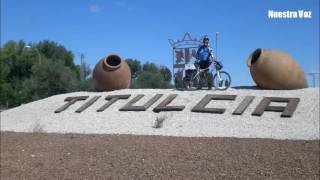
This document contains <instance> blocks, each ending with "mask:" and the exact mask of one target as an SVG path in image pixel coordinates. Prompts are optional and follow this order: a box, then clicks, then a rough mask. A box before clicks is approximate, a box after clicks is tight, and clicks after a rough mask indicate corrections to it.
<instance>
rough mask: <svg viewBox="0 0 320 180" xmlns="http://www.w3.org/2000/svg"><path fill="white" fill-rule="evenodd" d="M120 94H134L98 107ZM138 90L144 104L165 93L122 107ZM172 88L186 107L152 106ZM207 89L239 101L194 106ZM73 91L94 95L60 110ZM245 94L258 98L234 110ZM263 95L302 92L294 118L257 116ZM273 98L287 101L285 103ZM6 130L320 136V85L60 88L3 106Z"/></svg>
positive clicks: (297, 95)
mask: <svg viewBox="0 0 320 180" xmlns="http://www.w3.org/2000/svg"><path fill="white" fill-rule="evenodd" d="M120 94H131V96H130V98H129V99H127V100H119V101H117V102H116V103H114V104H112V105H111V106H110V107H109V108H107V109H106V110H104V111H102V112H97V109H99V108H100V107H101V106H102V105H104V104H105V103H106V102H107V101H106V100H105V97H106V96H108V95H120ZM138 94H144V95H145V96H144V97H143V98H142V99H141V100H140V101H138V102H137V103H136V104H135V105H143V104H144V103H145V102H147V101H148V100H150V99H151V98H152V97H153V96H154V95H156V94H164V96H162V97H161V98H160V99H159V100H158V101H157V102H155V103H154V104H153V105H152V106H151V107H149V108H148V109H147V110H146V111H139V112H135V111H126V112H124V111H119V109H120V108H121V107H123V106H124V105H125V104H127V103H128V102H129V101H130V100H131V99H133V98H134V97H135V96H136V95H138ZM169 94H178V96H177V97H176V98H175V99H174V100H173V101H172V102H171V103H170V104H169V106H175V105H176V106H180V105H184V106H185V108H184V110H183V111H179V112H176V111H174V112H160V113H155V112H153V111H152V110H153V108H154V107H156V106H157V105H158V104H159V103H160V102H162V101H163V100H164V99H165V98H167V97H168V95H169ZM206 94H221V95H222V94H223V95H236V96H237V97H236V99H235V101H219V100H212V101H211V102H210V103H209V104H208V105H207V106H206V107H208V108H210V107H216V108H225V109H226V111H225V112H224V113H223V114H211V113H196V112H191V109H192V108H193V107H194V106H195V105H196V104H197V103H198V102H199V101H200V100H201V99H202V98H203V97H204V96H205V95H206ZM73 96H89V98H88V99H87V100H86V101H78V102H76V103H75V104H73V105H71V106H70V107H69V108H67V109H66V110H65V111H62V112H61V113H54V111H55V110H56V109H58V108H59V107H61V106H63V105H64V104H65V103H66V102H65V101H64V99H65V98H66V97H73ZM94 96H101V97H100V98H99V99H98V100H97V101H96V102H95V103H94V104H92V105H91V106H90V107H88V108H87V109H86V110H84V111H83V112H81V113H77V112H75V111H76V110H77V109H78V108H79V107H81V106H82V105H83V104H84V103H85V102H87V101H89V100H90V99H91V98H93V97H94ZM246 96H255V98H254V100H253V101H252V103H251V104H250V105H249V106H248V108H247V109H246V111H245V112H244V113H243V114H242V115H232V112H233V111H234V110H235V109H236V108H237V107H238V105H239V104H240V102H241V101H242V100H243V99H244V98H245V97H246ZM263 97H294V98H300V102H299V104H298V107H297V109H296V110H295V112H294V114H293V116H292V117H291V118H283V117H280V114H281V113H280V112H264V114H263V115H262V116H252V115H251V113H252V112H253V111H254V109H255V108H256V106H257V105H258V104H259V103H260V101H261V99H262V98H263ZM271 104H272V105H275V106H277V105H280V106H281V105H282V106H283V105H285V103H271ZM159 123H160V125H159ZM155 127H157V128H155ZM1 131H14V132H48V133H83V134H137V135H164V136H185V137H240V138H271V139H304V140H312V139H319V88H306V89H300V90H281V91H279V90H277V91H275V90H258V89H234V88H230V89H228V90H227V91H216V90H210V91H208V90H201V91H179V90H173V89H124V90H118V91H112V92H75V93H68V94H60V95H56V96H52V97H49V98H46V99H42V100H39V101H35V102H32V103H28V104H24V105H21V106H19V107H16V108H13V109H9V110H6V111H3V112H1Z"/></svg>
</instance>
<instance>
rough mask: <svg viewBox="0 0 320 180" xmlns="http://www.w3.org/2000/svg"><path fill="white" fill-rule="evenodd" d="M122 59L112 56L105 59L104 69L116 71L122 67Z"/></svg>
mask: <svg viewBox="0 0 320 180" xmlns="http://www.w3.org/2000/svg"><path fill="white" fill-rule="evenodd" d="M121 61H122V60H121V57H119V56H118V55H114V54H111V55H109V56H107V57H106V58H104V59H103V62H102V64H103V68H104V69H105V70H108V71H114V70H116V69H118V68H120V66H121Z"/></svg>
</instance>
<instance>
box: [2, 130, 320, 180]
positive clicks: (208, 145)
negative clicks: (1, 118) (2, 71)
mask: <svg viewBox="0 0 320 180" xmlns="http://www.w3.org/2000/svg"><path fill="white" fill-rule="evenodd" d="M319 153H320V150H319V140H274V139H261V138H258V139H256V138H249V139H246V138H206V137H193V138H190V137H169V136H137V135H89V134H87V135H85V134H82V135H80V134H50V133H44V134H42V133H14V132H10V133H9V132H2V133H1V180H7V179H10V180H11V179H30V180H36V179H49V180H50V179H299V180H300V179H315V180H318V179H319V177H320V175H319Z"/></svg>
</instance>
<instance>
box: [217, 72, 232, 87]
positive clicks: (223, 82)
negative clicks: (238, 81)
mask: <svg viewBox="0 0 320 180" xmlns="http://www.w3.org/2000/svg"><path fill="white" fill-rule="evenodd" d="M212 81H213V82H212V83H213V86H214V87H215V88H216V89H218V90H226V89H228V88H229V87H230V85H231V76H230V74H229V73H227V72H225V71H218V72H217V73H216V74H215V75H214V76H213V78H212Z"/></svg>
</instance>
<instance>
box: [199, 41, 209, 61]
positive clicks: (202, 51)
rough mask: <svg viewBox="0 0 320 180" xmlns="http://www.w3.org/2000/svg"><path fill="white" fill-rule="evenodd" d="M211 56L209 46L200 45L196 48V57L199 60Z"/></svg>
mask: <svg viewBox="0 0 320 180" xmlns="http://www.w3.org/2000/svg"><path fill="white" fill-rule="evenodd" d="M210 56H212V49H211V48H210V47H209V46H205V45H203V46H200V47H199V49H198V59H199V60H200V61H209V60H210Z"/></svg>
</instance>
